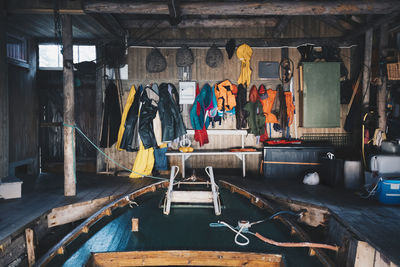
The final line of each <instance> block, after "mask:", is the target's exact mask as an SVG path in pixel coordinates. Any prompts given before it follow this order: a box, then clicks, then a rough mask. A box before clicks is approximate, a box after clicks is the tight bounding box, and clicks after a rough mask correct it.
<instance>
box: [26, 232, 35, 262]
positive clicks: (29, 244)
mask: <svg viewBox="0 0 400 267" xmlns="http://www.w3.org/2000/svg"><path fill="white" fill-rule="evenodd" d="M25 241H26V252H27V254H28V266H29V267H31V266H33V265H34V264H35V245H34V244H33V230H32V229H31V228H26V229H25Z"/></svg>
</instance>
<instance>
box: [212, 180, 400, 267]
mask: <svg viewBox="0 0 400 267" xmlns="http://www.w3.org/2000/svg"><path fill="white" fill-rule="evenodd" d="M219 183H220V184H221V185H222V186H223V187H225V188H227V189H228V190H230V191H231V192H232V193H234V192H236V193H238V194H241V195H243V196H244V197H246V198H248V199H249V200H250V201H251V202H252V203H253V204H254V205H256V206H258V207H261V208H265V209H266V210H268V211H269V212H271V213H274V212H277V211H279V210H278V209H277V205H279V206H280V207H283V208H285V209H290V210H292V211H300V210H303V211H304V216H303V217H302V218H301V219H300V221H301V222H302V223H305V224H308V225H310V226H312V227H317V226H324V227H327V229H328V237H327V238H328V240H327V242H328V243H335V244H336V245H338V246H340V250H339V252H338V253H337V255H336V256H337V258H336V262H335V263H333V262H332V260H331V259H330V258H328V256H327V255H326V254H325V253H324V251H321V250H318V249H316V250H315V251H316V256H317V257H319V258H320V260H321V261H322V263H323V264H324V265H325V266H355V267H364V266H371V267H396V266H400V265H396V264H395V263H394V262H393V261H391V260H390V259H388V258H387V257H386V256H385V255H384V253H383V252H381V251H379V250H377V249H376V248H374V247H373V246H372V245H371V244H370V243H369V242H365V241H367V240H363V238H362V237H361V236H360V234H358V233H357V232H354V231H352V229H350V228H349V227H348V226H347V225H345V224H344V223H343V222H342V220H341V219H340V217H339V216H337V215H336V214H335V213H334V212H332V211H331V210H330V209H328V208H326V207H321V206H318V205H316V204H311V203H305V202H300V201H294V200H288V199H283V198H280V197H277V196H270V195H259V194H254V193H250V192H248V191H246V190H244V189H242V188H240V187H238V186H236V185H234V184H232V183H229V182H227V181H224V180H220V181H219ZM267 199H271V200H272V201H273V202H272V201H268V200H267ZM280 220H281V221H282V222H283V223H284V224H285V225H286V226H287V227H289V228H290V229H291V230H292V233H294V234H296V235H298V237H299V238H300V239H301V240H303V241H305V242H306V241H310V240H311V238H310V237H309V236H308V234H307V233H305V232H304V230H302V228H301V227H300V226H298V224H297V222H296V221H294V220H291V219H289V220H285V219H280ZM296 225H297V228H296V227H293V226H296ZM324 259H327V261H325V260H324ZM331 264H333V265H331Z"/></svg>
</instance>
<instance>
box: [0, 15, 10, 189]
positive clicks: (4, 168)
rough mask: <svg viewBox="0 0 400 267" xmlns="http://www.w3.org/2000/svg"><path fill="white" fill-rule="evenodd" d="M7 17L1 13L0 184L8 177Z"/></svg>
mask: <svg viewBox="0 0 400 267" xmlns="http://www.w3.org/2000/svg"><path fill="white" fill-rule="evenodd" d="M5 20H6V17H5V15H4V14H3V12H2V11H0V182H1V178H4V177H7V176H8V153H9V152H8V147H9V123H8V112H9V111H8V72H7V52H6V28H7V27H6V25H5V24H6V21H5Z"/></svg>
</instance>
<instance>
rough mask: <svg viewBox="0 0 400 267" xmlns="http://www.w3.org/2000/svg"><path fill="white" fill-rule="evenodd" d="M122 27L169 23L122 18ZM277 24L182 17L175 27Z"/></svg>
mask: <svg viewBox="0 0 400 267" xmlns="http://www.w3.org/2000/svg"><path fill="white" fill-rule="evenodd" d="M121 24H122V26H123V27H124V28H152V27H153V26H154V25H157V27H158V28H168V27H170V26H171V25H170V23H169V21H167V20H122V21H121ZM276 25H277V19H276V18H256V19H252V18H248V19H244V18H241V19H184V20H182V21H181V23H179V24H178V25H176V27H177V28H195V27H204V28H239V27H265V28H273V27H275V26H276Z"/></svg>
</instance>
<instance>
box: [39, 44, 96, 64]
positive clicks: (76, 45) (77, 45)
mask: <svg viewBox="0 0 400 267" xmlns="http://www.w3.org/2000/svg"><path fill="white" fill-rule="evenodd" d="M41 45H56V46H58V47H59V48H60V47H61V45H60V44H57V43H38V45H37V51H38V69H39V70H63V66H62V64H63V63H62V58H63V56H62V54H61V62H60V66H58V67H41V66H40V52H39V46H41ZM80 46H92V47H94V49H95V53H96V59H97V49H96V45H94V44H73V45H72V49H74V47H78V51H79V47H80ZM96 59H95V60H96ZM77 63H80V62H79V52H78V62H77ZM77 63H74V64H77Z"/></svg>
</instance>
